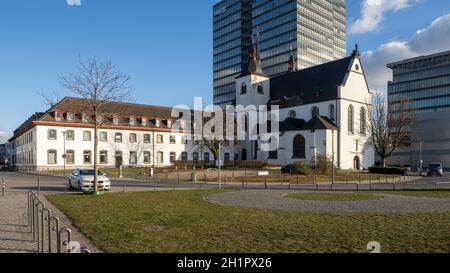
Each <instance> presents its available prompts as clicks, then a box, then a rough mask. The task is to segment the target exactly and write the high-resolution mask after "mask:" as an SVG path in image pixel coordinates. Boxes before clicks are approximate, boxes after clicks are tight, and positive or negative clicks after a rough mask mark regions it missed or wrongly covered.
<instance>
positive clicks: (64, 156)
mask: <svg viewBox="0 0 450 273" xmlns="http://www.w3.org/2000/svg"><path fill="white" fill-rule="evenodd" d="M62 134H63V162H64V177H66V160H67V155H66V131H63V132H62Z"/></svg>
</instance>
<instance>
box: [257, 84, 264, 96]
mask: <svg viewBox="0 0 450 273" xmlns="http://www.w3.org/2000/svg"><path fill="white" fill-rule="evenodd" d="M257 89H258V90H257V92H258V94H264V88H263V85H262V84H258V87H257Z"/></svg>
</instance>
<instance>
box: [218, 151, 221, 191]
mask: <svg viewBox="0 0 450 273" xmlns="http://www.w3.org/2000/svg"><path fill="white" fill-rule="evenodd" d="M221 146H222V144H221V143H219V162H218V163H219V190H221V189H222V173H221V168H220V167H221V162H220V160H221V156H220V153H221V151H220V150H221Z"/></svg>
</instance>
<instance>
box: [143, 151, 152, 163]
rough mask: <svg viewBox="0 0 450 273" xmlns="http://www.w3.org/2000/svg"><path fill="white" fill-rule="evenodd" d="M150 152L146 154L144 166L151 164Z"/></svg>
mask: <svg viewBox="0 0 450 273" xmlns="http://www.w3.org/2000/svg"><path fill="white" fill-rule="evenodd" d="M150 159H151V157H150V152H144V164H150V162H151V160H150Z"/></svg>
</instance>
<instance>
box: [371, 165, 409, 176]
mask: <svg viewBox="0 0 450 273" xmlns="http://www.w3.org/2000/svg"><path fill="white" fill-rule="evenodd" d="M369 172H370V173H373V174H397V175H406V174H407V173H408V170H407V169H405V168H401V167H370V168H369Z"/></svg>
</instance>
